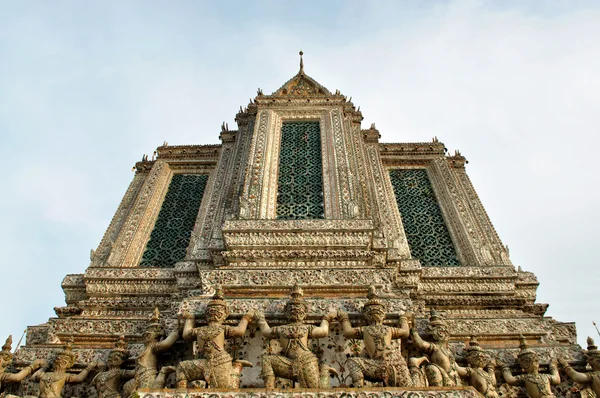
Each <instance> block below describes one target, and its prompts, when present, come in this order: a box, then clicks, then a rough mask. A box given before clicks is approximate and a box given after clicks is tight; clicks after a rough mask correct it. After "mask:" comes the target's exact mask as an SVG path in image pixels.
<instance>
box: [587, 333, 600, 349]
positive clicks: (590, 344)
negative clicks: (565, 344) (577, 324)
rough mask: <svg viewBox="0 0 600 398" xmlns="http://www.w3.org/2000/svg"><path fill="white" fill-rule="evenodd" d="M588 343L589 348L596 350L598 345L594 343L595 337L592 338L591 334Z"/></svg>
mask: <svg viewBox="0 0 600 398" xmlns="http://www.w3.org/2000/svg"><path fill="white" fill-rule="evenodd" d="M587 345H588V350H595V349H597V348H598V347H596V345H595V344H594V339H593V338H591V337H590V336H588V338H587Z"/></svg>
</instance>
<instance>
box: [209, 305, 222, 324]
mask: <svg viewBox="0 0 600 398" xmlns="http://www.w3.org/2000/svg"><path fill="white" fill-rule="evenodd" d="M205 316H206V320H207V321H208V322H219V323H221V322H224V321H225V319H227V311H226V310H225V308H224V307H223V306H220V305H211V306H208V307H207V308H206V315H205Z"/></svg>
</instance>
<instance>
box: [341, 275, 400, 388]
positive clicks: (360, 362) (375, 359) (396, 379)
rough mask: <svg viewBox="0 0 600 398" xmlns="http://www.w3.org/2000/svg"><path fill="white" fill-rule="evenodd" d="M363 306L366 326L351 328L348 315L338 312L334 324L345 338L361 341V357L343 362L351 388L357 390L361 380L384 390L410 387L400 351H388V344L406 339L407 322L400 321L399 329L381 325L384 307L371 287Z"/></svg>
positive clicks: (392, 349) (398, 348)
mask: <svg viewBox="0 0 600 398" xmlns="http://www.w3.org/2000/svg"><path fill="white" fill-rule="evenodd" d="M367 299H368V300H367V302H366V303H365V305H364V306H363V308H362V313H363V316H364V318H365V320H366V321H367V326H364V327H359V328H353V327H352V325H351V324H350V320H349V319H348V315H347V314H346V313H345V312H343V311H338V320H339V321H340V322H341V324H342V331H343V334H344V336H345V337H346V338H350V339H359V338H362V339H363V342H364V346H365V352H364V355H362V356H359V357H350V358H349V359H348V362H347V366H348V370H349V372H350V377H351V378H352V384H353V385H354V387H356V388H361V387H363V386H364V384H365V380H368V381H378V382H383V384H384V385H385V386H392V387H410V386H412V379H411V376H410V373H409V370H408V366H407V364H406V360H405V359H404V357H403V356H402V354H401V352H400V347H392V346H391V343H392V340H396V339H402V338H406V337H408V331H409V325H408V318H407V317H401V318H402V319H401V321H400V327H392V326H387V325H384V324H383V322H384V320H385V317H386V313H385V305H384V303H383V301H381V299H380V298H379V297H377V293H376V290H375V287H374V286H371V287H370V288H369V293H368V294H367Z"/></svg>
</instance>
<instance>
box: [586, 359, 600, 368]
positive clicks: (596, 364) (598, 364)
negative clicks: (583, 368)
mask: <svg viewBox="0 0 600 398" xmlns="http://www.w3.org/2000/svg"><path fill="white" fill-rule="evenodd" d="M588 363H589V364H590V366H591V367H592V369H594V370H600V355H592V356H590V357H588Z"/></svg>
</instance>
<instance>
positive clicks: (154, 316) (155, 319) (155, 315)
mask: <svg viewBox="0 0 600 398" xmlns="http://www.w3.org/2000/svg"><path fill="white" fill-rule="evenodd" d="M150 321H152V322H160V311H159V310H158V307H154V311H153V312H152V315H150Z"/></svg>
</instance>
